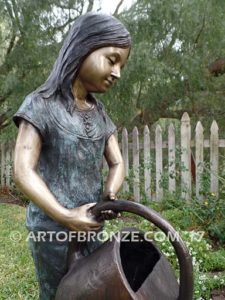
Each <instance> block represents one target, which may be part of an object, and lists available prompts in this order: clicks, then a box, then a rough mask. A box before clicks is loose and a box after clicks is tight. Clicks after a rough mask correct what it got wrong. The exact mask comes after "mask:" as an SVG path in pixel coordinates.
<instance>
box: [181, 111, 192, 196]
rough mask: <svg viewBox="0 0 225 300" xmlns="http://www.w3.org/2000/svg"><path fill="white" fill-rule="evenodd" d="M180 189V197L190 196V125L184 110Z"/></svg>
mask: <svg viewBox="0 0 225 300" xmlns="http://www.w3.org/2000/svg"><path fill="white" fill-rule="evenodd" d="M181 191H182V198H183V199H185V200H190V198H191V125H190V118H189V115H188V113H187V112H185V113H184V114H183V116H182V118H181Z"/></svg>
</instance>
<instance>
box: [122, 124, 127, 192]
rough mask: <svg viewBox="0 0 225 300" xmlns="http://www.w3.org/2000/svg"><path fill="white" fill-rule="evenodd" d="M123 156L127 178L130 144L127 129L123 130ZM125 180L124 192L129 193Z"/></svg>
mask: <svg viewBox="0 0 225 300" xmlns="http://www.w3.org/2000/svg"><path fill="white" fill-rule="evenodd" d="M121 143H122V156H123V161H124V168H125V177H126V178H128V177H129V144H128V133H127V129H126V128H123V131H122V141H121ZM126 178H125V181H124V183H123V191H124V192H129V184H128V182H127V180H126Z"/></svg>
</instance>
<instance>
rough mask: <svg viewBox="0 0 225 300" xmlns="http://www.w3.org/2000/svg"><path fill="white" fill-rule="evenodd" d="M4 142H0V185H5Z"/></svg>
mask: <svg viewBox="0 0 225 300" xmlns="http://www.w3.org/2000/svg"><path fill="white" fill-rule="evenodd" d="M5 175H6V174H5V144H1V187H4V186H5Z"/></svg>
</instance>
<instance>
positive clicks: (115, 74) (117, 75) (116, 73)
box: [111, 66, 120, 79]
mask: <svg viewBox="0 0 225 300" xmlns="http://www.w3.org/2000/svg"><path fill="white" fill-rule="evenodd" d="M111 75H112V76H113V77H115V78H116V79H119V78H120V66H114V67H113V70H112V72H111Z"/></svg>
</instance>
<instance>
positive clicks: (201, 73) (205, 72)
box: [0, 0, 225, 300]
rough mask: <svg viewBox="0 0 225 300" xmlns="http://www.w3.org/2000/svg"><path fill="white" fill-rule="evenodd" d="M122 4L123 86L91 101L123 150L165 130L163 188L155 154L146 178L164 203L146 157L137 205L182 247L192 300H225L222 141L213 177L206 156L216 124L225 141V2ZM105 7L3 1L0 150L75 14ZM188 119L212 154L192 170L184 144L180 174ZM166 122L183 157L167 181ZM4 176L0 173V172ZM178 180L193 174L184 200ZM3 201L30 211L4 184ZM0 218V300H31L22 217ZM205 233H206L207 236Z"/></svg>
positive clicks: (165, 246) (71, 1)
mask: <svg viewBox="0 0 225 300" xmlns="http://www.w3.org/2000/svg"><path fill="white" fill-rule="evenodd" d="M123 2H124V1H122V0H121V1H118V5H117V6H116V7H115V10H114V12H113V14H114V15H115V16H116V17H118V18H119V19H121V20H122V22H124V23H125V24H126V26H127V28H128V29H129V31H130V32H131V36H132V51H131V55H130V58H129V62H128V64H127V66H126V67H125V69H124V70H123V73H122V77H121V80H120V82H119V83H118V84H117V85H116V86H115V88H114V89H112V90H111V91H110V92H109V93H107V94H106V95H97V97H98V98H100V99H101V100H102V101H103V102H104V104H105V106H106V108H107V111H108V113H109V115H110V116H111V118H112V119H113V120H114V122H115V123H116V125H117V128H118V136H119V140H120V141H121V140H122V132H124V128H126V129H127V131H128V133H129V134H128V136H129V138H130V139H131V137H134V134H133V133H132V132H133V128H134V127H135V126H136V128H137V129H138V131H139V132H143V131H144V129H145V128H146V126H148V128H149V130H150V133H151V134H150V139H151V140H154V143H155V144H156V140H155V135H154V136H153V135H152V134H153V133H154V134H155V133H156V131H157V128H158V129H159V127H158V126H160V130H158V131H159V132H160V131H161V135H160V136H161V139H159V141H161V142H162V148H161V154H162V155H161V156H162V160H161V161H162V163H161V165H160V166H161V169H160V170H161V172H160V174H161V175H160V176H161V177H160V178H158V179H159V180H157V174H158V173H157V169H156V167H155V166H156V164H157V159H156V155H155V156H154V155H153V154H152V155H151V158H152V159H151V161H150V163H149V168H148V170H151V183H152V186H151V190H152V191H153V190H154V189H155V191H156V186H157V185H158V188H159V189H163V194H162V197H160V199H161V200H160V201H155V200H157V199H156V198H157V197H155V195H154V193H152V194H151V195H149V194H147V193H146V186H145V183H146V173H145V172H144V169H145V168H144V165H143V164H142V161H143V162H144V153H143V152H140V153H139V157H140V162H139V167H138V171H139V172H140V173H139V177H138V178H139V181H138V188H139V199H138V200H139V201H140V202H141V203H143V204H145V205H148V206H150V207H152V208H154V209H155V210H157V211H159V212H160V213H162V215H163V216H164V217H166V218H167V219H168V220H169V221H170V222H171V223H172V224H173V226H174V227H175V228H176V229H177V230H178V231H179V232H180V234H181V236H182V237H183V239H184V240H185V241H186V242H187V246H188V247H189V250H190V253H191V255H192V257H193V264H194V270H195V292H194V299H205V300H206V299H207V300H208V299H211V298H213V299H224V298H225V296H224V289H225V250H224V244H225V222H224V216H225V204H224V201H225V189H224V180H225V165H224V147H222V146H221V145H223V142H221V144H220V145H219V143H218V145H217V144H216V143H214V144H215V145H216V149H217V152H218V153H217V171H218V172H216V173H215V172H214V171H213V170H214V169H213V170H212V160H211V157H210V151H209V149H210V138H211V136H210V134H211V131H212V124H215V122H216V126H217V127H216V128H217V129H219V138H220V139H221V140H223V139H224V138H225V137H224V136H225V118H224V114H225V109H224V106H223V102H224V99H225V84H224V79H225V75H224V73H225V19H224V13H225V2H224V1H223V0H207V1H205V0H171V1H166V0H139V1H133V4H132V5H131V6H130V7H129V8H128V9H123V10H122V9H121V8H122V5H123ZM101 5H102V3H101V1H97V0H89V1H87V0H86V1H85V0H83V1H79V0H77V1H76V0H53V1H52V0H45V1H42V0H40V1H34V0H26V1H25V0H1V1H0V79H1V80H0V134H1V135H0V143H1V145H6V143H8V144H9V143H13V142H14V140H15V137H16V132H17V129H16V128H15V126H14V125H13V123H12V116H13V114H14V113H15V112H16V110H17V109H18V107H19V106H20V104H21V103H22V101H23V99H24V97H25V95H27V94H28V93H30V92H31V91H32V90H34V89H35V88H37V87H38V86H39V85H40V84H41V83H43V81H44V80H45V79H46V78H47V76H48V74H49V71H50V70H51V68H52V65H53V63H54V60H55V59H56V57H57V53H58V51H59V49H60V46H61V42H62V39H63V37H64V36H65V35H66V32H67V31H68V29H69V27H70V26H71V24H72V23H73V22H74V20H75V19H76V18H77V17H78V16H79V15H81V14H84V13H85V12H87V11H92V10H99V9H100V8H101ZM185 112H186V113H187V114H188V116H189V118H190V122H191V124H197V122H201V126H202V128H204V139H205V140H208V141H209V144H208V145H209V146H208V148H207V149H205V148H204V149H203V153H204V163H203V164H200V165H199V164H198V163H196V160H197V159H198V158H199V157H197V156H196V152H195V146H196V143H195V144H193V143H190V145H187V144H185V146H186V147H188V151H187V153H188V159H190V165H188V166H183V165H182V163H181V160H180V158H181V157H184V156H185V155H186V154H185V153H186V152H185V151H186V150H185V149H184V148H183V147H182V144H181V143H180V142H178V141H180V136H181V135H182V133H181V122H180V120H181V118H182V116H183V114H184V113H185ZM171 123H172V124H173V126H174V132H175V137H176V141H177V143H176V147H175V153H176V157H178V158H179V159H176V162H175V165H176V169H175V173H173V174H171V173H170V172H169V169H170V167H171V165H170V164H169V163H168V160H167V158H168V156H169V153H168V152H165V149H164V148H163V143H166V142H167V143H168V134H167V133H168V127H169V125H170V124H171ZM188 130H189V131H188V133H189V135H190V139H189V140H190V141H192V142H193V141H194V137H195V134H196V131H195V130H196V126H194V125H193V126H191V127H189V129H188ZM192 137H193V138H192ZM139 138H140V141H139V142H140V143H141V144H143V143H144V138H142V137H139ZM121 143H122V142H121ZM206 144H207V143H206ZM1 149H2V148H1ZM154 149H155V148H151V151H155V150H154ZM163 149H164V150H163ZM167 150H168V148H167ZM167 150H166V151H167ZM2 153H3V151H2V150H1V154H2ZM155 153H159V152H158V151H155ZM150 154H151V153H150ZM10 157H11V156H10ZM142 158H143V160H142ZM133 162H134V161H133V160H131V158H130V165H129V168H128V171H127V177H126V183H127V184H128V185H129V187H130V189H129V190H128V189H126V188H124V189H123V191H122V192H121V194H120V197H121V198H126V199H129V200H133V201H134V200H137V198H136V196H135V197H134V195H135V193H134V192H135V191H134V190H133V188H134V182H135V180H134V179H135V178H137V177H136V173H135V172H136V171H137V169H135V168H134V167H133V166H134V165H133ZM136 162H137V161H136ZM11 163H12V160H11V158H10V159H8V166H7V168H9V170H10V167H11ZM214 166H215V165H214ZM0 167H1V169H2V168H3V167H2V164H1V166H0ZM199 167H201V179H200V181H201V184H200V187H199V189H198V193H197V194H196V174H197V172H198V170H199ZM184 171H185V172H187V173H188V174H189V175H188V176H189V177H188V178H189V181H188V182H189V183H190V184H191V185H188V187H189V188H190V189H191V196H190V194H189V196H190V197H184V196H183V195H184V192H185V194H187V186H185V187H184V185H182V184H181V185H178V184H176V186H177V187H178V188H176V190H171V189H170V188H169V185H168V182H169V180H171V179H173V180H175V182H176V183H180V182H181V179H182V174H183V173H184ZM212 171H213V172H212ZM9 172H10V171H9ZM148 174H149V173H148ZM103 175H104V174H103ZM212 177H213V178H214V184H213V185H212ZM4 180H5V179H4ZM215 182H216V184H218V188H217V189H216V192H214V190H213V189H215ZM155 194H156V192H155ZM0 198H1V202H8V203H9V202H14V203H16V204H24V203H26V199H24V197H23V196H22V195H21V194H20V193H19V192H18V191H17V190H16V188H15V187H14V185H11V184H6V181H4V185H3V184H2V185H1V196H0ZM0 216H1V219H0V232H1V233H0V238H1V248H0V265H1V269H2V271H1V275H0V286H1V290H0V299H37V284H36V282H35V277H34V269H33V265H32V262H31V259H30V256H29V251H28V248H27V244H26V230H25V228H24V219H25V208H24V207H23V206H19V205H9V204H1V206H0ZM135 224H136V226H138V227H140V228H141V229H144V230H146V231H149V230H151V228H152V229H153V231H157V229H156V228H154V227H149V224H148V223H146V222H145V221H144V220H141V219H139V218H137V217H134V216H131V215H129V214H124V215H123V216H122V218H121V219H118V220H115V221H113V222H110V223H107V224H106V228H107V230H109V231H110V230H118V229H119V228H122V227H123V226H127V225H135ZM15 232H20V234H21V236H20V235H19V239H18V236H16V235H15V236H14V234H15ZM201 232H204V234H203V236H201ZM193 235H194V236H195V237H196V238H195V239H193ZM17 239H18V240H17ZM158 244H159V247H160V249H162V250H163V251H164V253H165V254H166V256H167V257H168V258H169V259H170V261H171V263H172V264H173V266H174V268H175V269H177V262H176V258H175V254H174V252H173V249H172V247H171V246H170V245H169V243H167V242H163V243H162V242H161V243H160V242H159V243H158ZM218 297H219V298H218Z"/></svg>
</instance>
